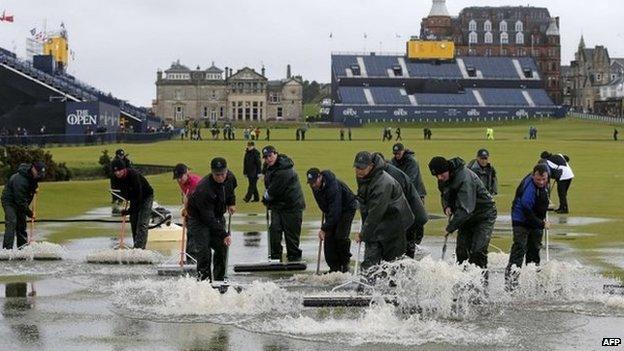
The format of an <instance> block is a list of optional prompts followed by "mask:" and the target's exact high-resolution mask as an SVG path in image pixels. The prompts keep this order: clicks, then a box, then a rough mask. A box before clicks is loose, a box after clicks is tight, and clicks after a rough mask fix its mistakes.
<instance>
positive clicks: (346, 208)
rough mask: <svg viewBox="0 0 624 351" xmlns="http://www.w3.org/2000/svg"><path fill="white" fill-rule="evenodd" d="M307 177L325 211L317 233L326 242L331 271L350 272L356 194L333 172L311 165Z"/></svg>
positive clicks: (326, 256)
mask: <svg viewBox="0 0 624 351" xmlns="http://www.w3.org/2000/svg"><path fill="white" fill-rule="evenodd" d="M306 179H307V182H308V184H309V185H310V188H311V189H312V194H313V195H314V199H315V200H316V203H317V205H318V207H319V209H320V210H321V212H322V213H323V217H324V221H322V223H321V229H320V230H319V232H318V238H319V240H321V241H323V242H324V247H323V249H324V254H325V261H326V262H327V265H328V266H329V271H330V272H343V273H346V272H348V271H349V262H350V261H351V239H349V234H350V233H351V224H352V222H353V217H355V210H356V209H357V200H356V199H355V195H354V194H353V192H352V191H351V189H349V187H348V186H347V184H345V183H344V182H343V181H341V180H340V179H338V178H336V176H335V175H334V173H333V172H332V171H329V170H325V171H321V170H319V169H318V168H310V169H309V170H308V171H307V173H306Z"/></svg>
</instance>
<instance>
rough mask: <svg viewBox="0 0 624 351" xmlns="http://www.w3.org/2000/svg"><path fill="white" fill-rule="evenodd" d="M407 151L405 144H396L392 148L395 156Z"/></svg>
mask: <svg viewBox="0 0 624 351" xmlns="http://www.w3.org/2000/svg"><path fill="white" fill-rule="evenodd" d="M403 150H405V146H403V144H401V143H396V144H394V146H393V147H392V153H393V154H395V155H396V154H398V153H399V152H401V151H403Z"/></svg>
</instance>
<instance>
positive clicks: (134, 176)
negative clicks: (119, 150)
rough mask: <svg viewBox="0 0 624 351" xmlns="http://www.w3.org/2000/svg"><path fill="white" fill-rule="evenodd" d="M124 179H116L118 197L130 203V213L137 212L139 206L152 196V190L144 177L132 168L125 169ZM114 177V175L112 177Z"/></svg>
mask: <svg viewBox="0 0 624 351" xmlns="http://www.w3.org/2000/svg"><path fill="white" fill-rule="evenodd" d="M127 170H128V174H127V175H126V177H125V178H116V180H115V185H116V186H117V187H118V188H117V190H120V195H121V196H122V197H123V198H124V199H126V200H128V201H130V208H129V210H130V212H135V211H138V209H139V207H140V205H141V204H142V203H144V202H145V201H146V200H147V199H149V198H150V197H153V196H154V189H152V186H151V185H150V183H149V182H148V181H147V179H145V177H144V176H143V175H142V174H141V173H139V172H138V171H137V170H135V169H134V168H127ZM113 177H115V175H113Z"/></svg>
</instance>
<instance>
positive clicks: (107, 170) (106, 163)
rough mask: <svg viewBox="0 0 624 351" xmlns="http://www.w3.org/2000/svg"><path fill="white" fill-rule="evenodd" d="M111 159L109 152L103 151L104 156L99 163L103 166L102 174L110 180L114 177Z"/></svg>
mask: <svg viewBox="0 0 624 351" xmlns="http://www.w3.org/2000/svg"><path fill="white" fill-rule="evenodd" d="M111 161H112V160H111V157H110V155H109V154H108V150H103V151H102V156H100V160H99V161H98V163H99V164H100V165H101V166H102V173H103V174H104V176H106V178H110V177H111V176H112V172H111Z"/></svg>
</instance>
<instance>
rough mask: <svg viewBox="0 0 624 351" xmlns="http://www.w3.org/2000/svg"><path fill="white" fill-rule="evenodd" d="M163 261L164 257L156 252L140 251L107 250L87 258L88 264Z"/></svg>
mask: <svg viewBox="0 0 624 351" xmlns="http://www.w3.org/2000/svg"><path fill="white" fill-rule="evenodd" d="M163 260H164V256H163V255H161V254H160V253H158V252H156V251H151V250H141V249H124V250H115V249H109V250H104V251H99V252H95V253H92V254H90V255H88V256H87V262H89V263H116V264H151V263H158V262H161V261H163Z"/></svg>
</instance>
